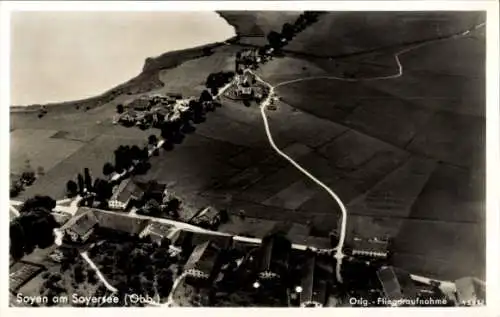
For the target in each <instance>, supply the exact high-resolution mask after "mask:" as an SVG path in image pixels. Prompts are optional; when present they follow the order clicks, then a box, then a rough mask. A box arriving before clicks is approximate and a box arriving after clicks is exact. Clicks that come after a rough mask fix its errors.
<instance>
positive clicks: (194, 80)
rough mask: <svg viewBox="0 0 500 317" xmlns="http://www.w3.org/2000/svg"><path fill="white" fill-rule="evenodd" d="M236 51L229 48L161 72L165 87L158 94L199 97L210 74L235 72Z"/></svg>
mask: <svg viewBox="0 0 500 317" xmlns="http://www.w3.org/2000/svg"><path fill="white" fill-rule="evenodd" d="M236 51H237V50H236V49H235V48H233V47H231V46H227V47H221V48H219V49H217V53H215V54H213V55H210V56H206V57H200V58H197V59H194V60H191V61H187V62H184V63H182V64H181V65H179V66H178V67H175V68H173V69H167V70H165V71H160V73H159V78H160V80H161V81H162V82H163V84H164V86H163V87H162V88H160V89H159V90H158V92H167V93H181V94H183V95H185V96H199V94H200V93H201V92H202V91H203V89H206V88H205V82H206V80H207V77H208V75H209V74H210V73H215V72H220V71H234V60H235V57H234V56H235V54H236Z"/></svg>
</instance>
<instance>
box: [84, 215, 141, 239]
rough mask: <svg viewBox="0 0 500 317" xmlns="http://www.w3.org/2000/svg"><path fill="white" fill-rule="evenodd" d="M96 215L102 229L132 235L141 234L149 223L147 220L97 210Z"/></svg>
mask: <svg viewBox="0 0 500 317" xmlns="http://www.w3.org/2000/svg"><path fill="white" fill-rule="evenodd" d="M94 214H95V216H96V218H97V220H98V222H99V226H100V227H103V228H107V229H113V230H117V231H122V232H127V233H130V234H139V233H141V232H142V231H143V230H144V228H145V227H146V225H147V223H148V221H147V220H145V219H138V218H132V217H129V216H127V215H124V214H120V213H115V212H109V211H102V210H95V211H94Z"/></svg>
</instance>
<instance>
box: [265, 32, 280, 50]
mask: <svg viewBox="0 0 500 317" xmlns="http://www.w3.org/2000/svg"><path fill="white" fill-rule="evenodd" d="M281 38H282V37H281V35H280V34H279V33H277V32H275V31H271V32H269V34H268V35H267V41H268V42H269V45H271V46H272V47H274V49H278V48H280V47H281V45H282V43H281Z"/></svg>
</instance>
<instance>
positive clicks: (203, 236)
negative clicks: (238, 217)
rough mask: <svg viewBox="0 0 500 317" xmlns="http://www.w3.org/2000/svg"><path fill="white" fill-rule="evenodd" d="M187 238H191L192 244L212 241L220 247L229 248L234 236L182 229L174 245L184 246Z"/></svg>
mask: <svg viewBox="0 0 500 317" xmlns="http://www.w3.org/2000/svg"><path fill="white" fill-rule="evenodd" d="M185 240H190V241H189V243H190V244H191V245H192V246H196V245H200V244H202V243H204V242H207V241H211V242H212V243H213V244H214V245H216V246H217V247H218V248H220V249H227V248H229V246H231V244H232V241H233V238H232V236H229V235H215V234H208V233H200V232H190V231H186V230H181V231H180V233H179V236H178V238H177V239H176V240H175V243H174V245H176V246H182V245H183V243H184V241H185Z"/></svg>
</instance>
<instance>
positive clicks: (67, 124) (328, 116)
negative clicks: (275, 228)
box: [11, 12, 485, 279]
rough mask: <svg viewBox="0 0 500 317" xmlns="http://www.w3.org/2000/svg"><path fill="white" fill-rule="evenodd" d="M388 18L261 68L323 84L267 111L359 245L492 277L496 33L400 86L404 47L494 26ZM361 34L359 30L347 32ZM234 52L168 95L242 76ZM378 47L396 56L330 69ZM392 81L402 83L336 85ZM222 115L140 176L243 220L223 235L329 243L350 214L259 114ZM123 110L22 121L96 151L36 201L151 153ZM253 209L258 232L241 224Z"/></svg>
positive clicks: (430, 50) (19, 124)
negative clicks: (489, 115)
mask: <svg viewBox="0 0 500 317" xmlns="http://www.w3.org/2000/svg"><path fill="white" fill-rule="evenodd" d="M261 14H263V13H261ZM381 14H382V13H377V14H371V16H365V17H364V16H363V15H361V13H359V12H353V13H331V14H330V19H329V18H327V16H326V17H321V18H320V21H319V22H318V23H317V24H315V25H313V26H312V27H311V28H309V29H307V30H306V31H304V33H302V34H300V35H299V36H297V38H295V39H294V40H293V41H292V42H291V43H290V45H289V46H287V50H288V49H289V50H290V51H293V52H290V51H285V55H286V56H285V57H284V58H275V59H273V60H272V61H271V62H269V63H268V64H266V65H265V66H263V67H261V69H260V70H259V71H258V73H259V76H261V77H262V78H263V79H264V80H266V81H268V82H269V83H271V84H272V85H277V84H279V83H283V81H288V80H294V79H299V78H307V77H311V76H322V78H315V79H308V80H303V81H297V82H294V83H289V84H283V85H280V86H279V87H278V88H276V90H275V92H276V93H277V95H278V96H279V97H280V101H279V102H277V103H276V106H277V110H275V111H270V110H269V111H267V116H268V118H269V124H270V128H271V131H272V136H273V139H274V140H275V142H276V144H277V146H278V147H279V148H280V149H282V150H283V151H284V152H286V153H287V154H289V155H290V156H291V157H293V158H294V159H295V160H296V161H297V162H298V163H299V164H300V165H301V166H303V167H304V168H306V169H307V170H308V171H309V172H311V173H312V174H313V175H315V176H316V177H317V178H318V179H320V180H321V181H323V182H324V183H325V184H326V185H328V186H329V187H331V189H332V190H334V191H335V192H336V193H337V194H338V196H339V197H340V198H341V200H342V201H343V202H344V204H345V205H346V206H347V208H348V212H349V217H348V219H347V224H348V233H349V235H352V234H354V233H355V234H358V235H367V236H372V235H384V234H390V235H391V236H393V237H395V247H396V254H395V257H394V261H395V264H396V265H398V266H400V267H402V268H404V269H407V270H410V271H411V272H412V273H415V274H424V275H428V276H431V277H436V278H443V279H455V278H459V277H462V276H465V275H475V276H477V277H479V278H483V279H484V275H485V260H484V248H485V239H484V219H485V217H484V175H485V172H484V140H485V137H484V130H485V118H484V115H485V110H484V109H485V107H484V100H485V96H484V89H483V87H484V60H485V58H484V52H485V38H484V33H483V32H481V31H476V32H472V33H471V34H470V35H467V36H465V37H463V38H455V39H448V40H443V41H441V42H434V43H432V44H429V45H427V46H422V47H420V48H418V49H414V50H412V51H409V52H407V53H405V54H403V55H400V61H401V64H402V75H401V76H395V75H398V65H397V63H396V60H395V57H394V53H396V52H397V51H398V50H399V49H401V45H402V44H404V43H405V42H411V41H418V40H425V39H427V38H432V37H438V36H440V35H443V34H444V33H449V32H455V31H457V30H462V29H465V28H467V27H470V26H471V25H472V24H474V23H479V22H482V18H481V15H480V14H478V13H464V14H463V15H459V14H458V13H454V14H450V13H443V14H431V15H430V16H429V15H427V14H420V13H418V14H415V15H413V17H409V16H408V14H410V13H405V14H401V13H398V14H396V15H393V16H391V17H390V18H389V19H387V20H385V22H384V19H382V15H381ZM384 14H385V16H387V15H388V14H387V13H384ZM241 15H243V16H241ZM269 17H270V18H268V19H267V20H265V19H262V18H261V17H260V15H259V14H257V15H256V14H254V13H249V14H247V13H239V14H237V15H233V16H232V17H229V15H227V16H226V18H227V19H228V20H230V21H231V19H233V20H235V21H241V25H237V26H236V27H237V29H238V28H240V29H239V31H240V32H241V33H242V34H243V33H247V34H249V33H252V32H253V31H256V32H257V31H259V32H261V33H265V32H267V31H268V30H269V28H274V29H276V28H279V27H278V25H279V26H281V24H282V22H283V20H282V19H281V18H280V19H281V20H280V19H276V22H274V21H275V20H273V19H274V18H271V17H272V15H269ZM288 17H289V18H290V21H293V20H294V17H292V16H288ZM333 17H334V18H333ZM476 18H477V19H476ZM255 21H261V22H255ZM278 22H279V23H278ZM358 22H359V23H358ZM352 24H356V25H358V26H359V28H358V29H356V28H348V27H346V25H352ZM438 25H439V27H438ZM249 26H251V27H253V26H256V28H257V29H258V30H257V29H256V30H252V29H251V28H249ZM264 26H265V27H264ZM266 27H267V29H266ZM416 29H419V30H421V34H417V33H416V31H415V30H416ZM438 29H439V30H438ZM393 30H396V31H395V32H396V33H394V32H392V31H393ZM257 33H258V32H257ZM235 47H237V46H234V47H233V46H223V47H221V48H219V49H218V50H216V51H215V53H214V54H213V55H211V56H207V57H202V58H199V59H196V60H192V61H189V62H186V63H184V64H181V65H179V66H177V67H176V68H173V69H169V70H162V71H161V74H160V77H159V78H160V79H161V80H162V81H163V82H164V83H165V87H164V88H162V89H164V90H165V91H166V90H169V92H178V91H182V92H184V93H187V94H191V93H192V94H195V93H197V92H198V91H199V90H200V89H201V88H202V87H201V86H200V85H202V84H203V81H204V80H205V78H206V76H207V75H208V73H210V72H212V71H220V70H224V69H229V68H230V65H231V63H232V62H231V56H230V55H231V53H230V52H232V51H234V49H235ZM378 47H389V48H386V49H384V50H381V51H377V52H373V53H370V54H366V55H352V56H346V57H343V58H337V59H330V58H325V57H324V56H333V55H342V54H350V53H353V52H357V51H366V50H368V51H369V50H373V49H375V48H378ZM391 47H392V48H391ZM396 47H397V49H396ZM404 47H406V46H404ZM322 56H323V57H322ZM389 75H393V77H394V78H392V79H386V80H363V81H350V82H347V81H340V80H338V79H325V78H324V77H325V76H335V77H344V76H354V77H356V78H362V77H365V78H366V77H369V78H373V77H381V76H389ZM351 79H352V78H351ZM170 90H171V91H170ZM120 98H125V97H123V96H122V97H120ZM222 103H223V107H222V108H219V109H217V110H216V112H215V113H209V114H208V115H207V121H206V122H205V123H202V124H200V125H197V126H196V131H195V132H194V133H192V134H190V135H187V136H186V137H185V140H184V141H183V142H182V144H178V145H175V148H174V149H173V150H172V151H168V152H165V151H161V153H160V156H158V157H154V158H153V159H152V160H151V164H152V168H151V170H150V171H149V172H148V173H147V174H146V175H144V176H141V178H144V180H148V179H156V180H158V181H160V182H166V183H170V184H173V185H172V188H173V190H174V192H176V193H178V194H179V196H180V197H181V198H182V199H183V200H184V201H185V203H187V204H190V205H192V207H193V208H194V209H196V208H201V207H203V206H206V205H213V206H214V207H216V208H228V210H229V212H230V214H231V216H232V217H231V219H232V221H231V223H230V224H228V225H227V226H226V227H227V230H229V231H232V232H245V231H247V233H248V234H251V235H263V234H264V231H265V230H264V229H266V230H268V229H269V228H271V224H282V223H287V224H289V225H290V224H291V228H290V232H291V233H290V234H293V235H295V236H296V237H299V238H301V239H302V237H304V239H306V238H307V239H314V238H310V237H307V235H308V234H310V235H311V236H315V237H323V238H324V237H326V236H327V234H328V233H329V232H330V231H331V230H334V229H336V228H337V223H338V219H339V215H340V212H339V207H338V205H337V204H336V203H335V201H334V200H333V199H332V197H330V196H329V195H328V194H327V193H326V192H325V191H324V190H323V189H322V188H320V187H319V186H317V184H315V183H313V182H312V181H310V180H309V179H308V178H307V177H306V176H305V175H303V174H301V173H300V172H299V171H298V170H296V169H295V168H294V167H293V166H291V165H290V164H289V163H288V162H287V161H286V160H284V159H283V158H282V157H280V156H278V155H277V154H276V153H275V152H274V151H273V149H272V148H271V147H270V145H269V141H268V139H267V136H266V134H265V131H264V126H263V123H262V118H261V113H260V110H259V109H258V108H257V107H256V106H255V105H252V106H251V107H248V108H247V107H244V106H243V104H242V103H241V102H237V101H232V100H229V99H227V98H222ZM113 112H114V104H113V103H111V104H108V105H106V106H102V107H98V108H95V109H92V110H91V111H87V112H81V111H75V110H74V109H71V110H68V112H67V113H60V114H51V113H49V115H48V116H47V117H46V118H43V119H37V118H36V115H35V114H20V113H13V114H12V115H11V125H12V126H13V128H14V129H15V130H14V132H11V135H12V133H16V129H19V130H20V131H22V130H23V129H33V130H41V131H49V130H50V131H56V132H57V131H64V133H63V132H61V133H59V136H63V137H64V138H66V139H64V140H62V139H61V140H62V141H61V142H67V141H68V140H67V139H68V138H72V139H79V140H80V141H81V142H84V143H83V145H80V147H79V148H78V149H76V150H75V152H74V153H73V154H67V156H65V157H62V158H59V161H60V162H59V163H54V166H53V167H52V168H51V169H50V170H47V171H46V176H43V177H42V178H40V179H39V180H37V182H36V183H35V184H34V185H33V186H32V187H31V188H29V189H28V191H27V192H26V193H25V194H23V197H28V196H30V195H33V194H34V193H38V192H42V193H44V194H50V195H53V196H56V197H57V198H60V196H61V195H62V194H63V190H64V184H65V182H66V181H67V180H68V179H69V178H72V177H75V176H76V173H78V172H79V171H81V170H83V168H84V167H89V168H91V170H92V172H93V174H94V175H96V176H97V175H100V173H101V168H102V165H103V163H104V162H106V161H107V160H111V155H112V151H113V150H114V149H115V148H116V147H117V146H118V145H120V144H138V143H139V144H143V143H144V142H145V140H146V138H147V135H148V134H151V133H153V132H154V133H155V134H158V131H143V132H141V131H140V130H138V129H136V128H131V129H125V128H121V127H114V126H112V125H111V124H110V118H111V117H112V115H113ZM98 122H99V123H98ZM55 127H57V128H55ZM66 132H67V133H66ZM45 134H48V132H43V133H42V134H41V135H45ZM37 137H39V136H38V135H37ZM23 140H24V139H23ZM23 140H20V141H19V143H20V144H22V143H23V142H24V141H23ZM26 140H27V142H31V143H29V144H36V145H38V143H36V142H33V141H32V140H31V139H29V140H28V138H26ZM58 141H59V140H58ZM68 142H69V141H68ZM129 142H130V143H129ZM79 144H80V143H79ZM36 145H35V148H36ZM39 146H40V147H42V146H43V145H42V144H40V145H39ZM11 151H12V150H11ZM16 151H17V150H16ZM40 152H42V151H41V150H40ZM47 153H50V152H47ZM12 155H15V156H16V157H18V156H19V155H20V154H11V156H12ZM44 155H47V157H50V155H49V154H43V155H42V156H41V157H44ZM58 155H62V154H58ZM53 157H54V158H57V157H56V156H55V155H54V156H53ZM64 158H65V159H64ZM48 160H49V159H48ZM32 164H33V165H35V164H36V162H34V161H33V162H32ZM240 210H244V214H245V215H246V217H247V219H248V220H247V221H243V220H241V219H240V220H237V219H239V218H237V217H238V215H239V214H240ZM259 220H260V221H261V223H259ZM301 226H305V227H301ZM256 227H261V230H257V229H256ZM292 228H294V229H293V230H292ZM248 231H250V232H248ZM251 232H253V233H251ZM457 263H460V265H457Z"/></svg>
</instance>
